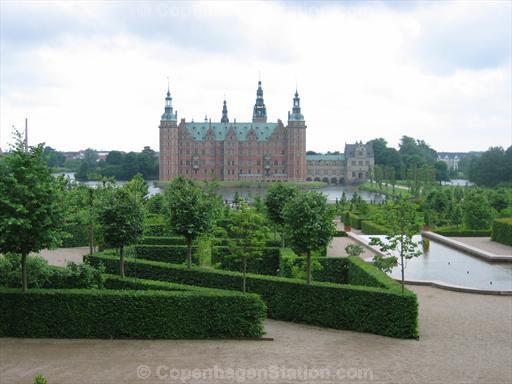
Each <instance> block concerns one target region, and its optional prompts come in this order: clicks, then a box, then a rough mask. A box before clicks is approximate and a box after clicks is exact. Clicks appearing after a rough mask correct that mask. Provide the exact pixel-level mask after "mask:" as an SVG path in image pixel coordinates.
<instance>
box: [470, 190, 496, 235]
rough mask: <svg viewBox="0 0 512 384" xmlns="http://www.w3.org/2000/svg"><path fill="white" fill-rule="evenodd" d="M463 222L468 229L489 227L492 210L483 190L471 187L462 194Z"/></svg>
mask: <svg viewBox="0 0 512 384" xmlns="http://www.w3.org/2000/svg"><path fill="white" fill-rule="evenodd" d="M463 208H464V224H466V226H467V227H468V228H469V229H488V228H490V227H491V223H492V219H493V211H492V208H491V205H490V204H489V201H488V200H487V197H486V196H485V193H484V191H482V190H480V189H477V188H471V189H468V190H467V191H466V194H465V195H464V202H463Z"/></svg>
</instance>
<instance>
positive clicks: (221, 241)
mask: <svg viewBox="0 0 512 384" xmlns="http://www.w3.org/2000/svg"><path fill="white" fill-rule="evenodd" d="M232 242H233V239H231V238H228V237H216V238H213V239H212V245H213V246H217V247H229V246H231V244H232ZM265 246H266V247H277V248H279V247H281V241H280V240H272V239H267V240H265Z"/></svg>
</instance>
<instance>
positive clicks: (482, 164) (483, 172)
mask: <svg viewBox="0 0 512 384" xmlns="http://www.w3.org/2000/svg"><path fill="white" fill-rule="evenodd" d="M464 160H465V168H464V170H465V172H466V173H467V176H468V179H469V180H470V181H472V182H473V183H475V184H477V185H481V186H485V187H496V186H504V187H506V186H508V187H512V146H510V147H508V148H507V150H504V149H503V147H491V148H489V149H488V150H487V151H486V152H484V153H483V154H482V155H481V156H470V157H468V158H466V159H464Z"/></svg>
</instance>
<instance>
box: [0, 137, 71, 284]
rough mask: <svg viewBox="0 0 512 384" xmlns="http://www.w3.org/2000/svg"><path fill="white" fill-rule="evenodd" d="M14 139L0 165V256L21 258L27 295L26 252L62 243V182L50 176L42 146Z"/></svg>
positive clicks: (37, 250)
mask: <svg viewBox="0 0 512 384" xmlns="http://www.w3.org/2000/svg"><path fill="white" fill-rule="evenodd" d="M15 139H16V142H15V145H14V147H13V148H12V151H11V152H10V153H9V154H8V155H7V156H5V158H4V160H3V161H2V162H1V163H0V253H4V254H5V253H15V254H19V255H21V276H22V277H21V279H22V284H21V285H22V289H23V292H26V291H27V288H28V286H27V275H28V274H27V257H28V255H29V253H30V252H39V251H40V250H42V249H45V248H49V247H52V246H56V245H58V244H59V242H60V240H61V236H62V232H61V225H62V222H63V212H62V197H63V194H62V192H63V182H62V179H55V178H54V177H53V176H52V175H51V172H50V169H49V168H48V166H47V164H46V161H45V159H44V152H43V151H44V150H43V145H42V144H39V145H37V146H35V147H29V148H27V147H26V146H25V143H24V141H23V139H22V137H21V134H20V133H19V132H15Z"/></svg>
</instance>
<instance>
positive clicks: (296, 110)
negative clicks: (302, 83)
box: [288, 88, 304, 121]
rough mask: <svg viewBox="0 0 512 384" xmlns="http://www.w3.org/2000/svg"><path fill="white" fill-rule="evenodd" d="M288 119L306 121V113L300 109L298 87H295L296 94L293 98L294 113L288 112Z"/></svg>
mask: <svg viewBox="0 0 512 384" xmlns="http://www.w3.org/2000/svg"><path fill="white" fill-rule="evenodd" d="M288 120H295V121H304V115H302V113H301V111H300V98H299V92H298V91H297V88H295V96H294V98H293V107H292V113H291V114H290V113H289V112H288Z"/></svg>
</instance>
